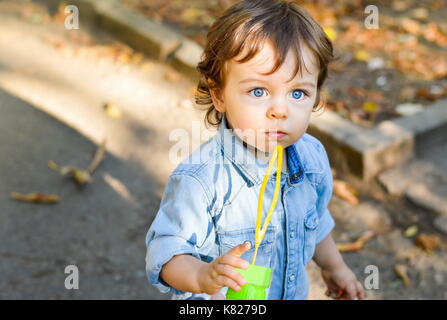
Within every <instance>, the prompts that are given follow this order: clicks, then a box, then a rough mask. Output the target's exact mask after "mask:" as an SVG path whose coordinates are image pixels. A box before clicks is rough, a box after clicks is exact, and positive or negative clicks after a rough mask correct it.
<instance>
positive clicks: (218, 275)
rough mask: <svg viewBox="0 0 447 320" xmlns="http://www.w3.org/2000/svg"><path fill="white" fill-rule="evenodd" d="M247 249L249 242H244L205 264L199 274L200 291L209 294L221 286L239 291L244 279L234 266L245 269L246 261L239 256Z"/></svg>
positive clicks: (217, 290) (215, 291) (246, 266)
mask: <svg viewBox="0 0 447 320" xmlns="http://www.w3.org/2000/svg"><path fill="white" fill-rule="evenodd" d="M249 249H250V242H245V243H243V244H240V245H238V246H236V247H234V248H233V249H231V250H230V251H228V252H227V253H226V254H224V255H222V256H220V257H218V258H216V259H214V260H213V261H212V262H211V263H208V264H206V265H205V266H204V267H203V269H202V270H201V271H200V276H199V285H200V289H201V291H202V292H204V293H207V294H211V295H212V294H215V293H217V292H219V290H220V289H222V288H223V287H229V288H231V289H233V290H235V291H239V290H240V286H243V285H244V284H245V283H246V281H245V279H244V278H243V277H242V275H241V274H240V273H239V272H237V270H236V269H235V268H241V269H247V268H248V267H249V265H250V264H249V263H248V261H246V260H244V259H242V258H240V256H241V255H242V254H243V253H244V252H245V251H247V250H249Z"/></svg>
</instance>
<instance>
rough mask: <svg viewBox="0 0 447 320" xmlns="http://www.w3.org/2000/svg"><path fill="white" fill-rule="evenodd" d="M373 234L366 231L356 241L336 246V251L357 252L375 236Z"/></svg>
mask: <svg viewBox="0 0 447 320" xmlns="http://www.w3.org/2000/svg"><path fill="white" fill-rule="evenodd" d="M375 235H376V234H375V232H374V231H371V230H368V231H366V232H365V233H364V234H362V235H361V236H360V237H359V238H358V239H357V240H356V241H354V242H348V243H342V244H337V249H338V251H340V252H348V251H359V250H361V249H363V247H364V246H365V244H366V243H367V242H368V241H369V240H371V239H372V238H373V237H374V236H375Z"/></svg>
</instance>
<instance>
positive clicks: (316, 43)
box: [194, 0, 337, 127]
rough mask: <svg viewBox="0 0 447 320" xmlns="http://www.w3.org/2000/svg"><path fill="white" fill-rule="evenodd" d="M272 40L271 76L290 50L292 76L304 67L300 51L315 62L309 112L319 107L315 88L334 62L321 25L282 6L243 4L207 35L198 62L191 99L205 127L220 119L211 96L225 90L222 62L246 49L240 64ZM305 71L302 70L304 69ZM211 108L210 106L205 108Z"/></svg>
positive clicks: (270, 1)
mask: <svg viewBox="0 0 447 320" xmlns="http://www.w3.org/2000/svg"><path fill="white" fill-rule="evenodd" d="M267 39H268V40H271V41H272V43H273V45H274V47H275V50H276V62H275V65H274V68H273V70H271V71H270V72H269V73H267V75H269V74H272V73H274V72H275V71H276V70H277V69H278V68H280V67H281V65H282V64H283V62H284V60H285V57H286V55H287V53H288V51H289V49H291V48H292V49H294V50H295V54H296V57H299V61H298V63H297V66H296V68H295V70H294V76H295V75H296V74H297V72H298V71H300V72H301V70H302V67H303V65H304V63H303V59H302V55H301V54H300V52H301V50H302V49H301V48H302V46H303V44H304V45H307V47H308V48H309V49H310V50H311V51H312V52H313V54H314V55H315V57H316V58H317V61H318V64H319V65H318V67H319V74H318V81H317V97H316V101H315V105H314V106H313V111H317V107H318V105H319V104H320V91H321V90H320V88H321V86H322V85H323V83H324V81H325V80H326V78H327V76H328V65H329V63H330V62H332V61H333V60H335V59H337V58H336V57H334V54H333V46H332V43H331V41H330V40H329V39H328V37H327V36H326V34H325V32H324V31H323V29H322V28H321V27H320V25H319V24H318V23H317V22H316V21H315V20H314V19H313V18H312V17H311V16H310V15H309V14H308V13H307V12H306V11H305V10H304V9H303V8H302V7H300V6H298V5H297V4H295V3H293V2H289V1H283V0H242V1H240V2H237V3H236V4H234V5H233V6H231V7H230V8H228V9H227V10H226V11H225V12H224V14H223V15H222V16H221V17H220V18H219V19H218V20H216V21H215V22H214V23H213V24H212V25H211V27H210V28H209V30H208V34H207V41H206V45H205V49H204V52H203V54H202V57H201V61H200V62H199V63H198V65H197V71H198V72H199V75H200V78H199V83H198V85H197V90H196V92H195V95H194V99H195V102H196V104H197V105H206V106H207V107H206V109H204V110H206V115H205V125H206V126H208V124H209V125H211V126H214V127H218V126H219V124H220V123H221V122H222V114H221V113H220V112H219V111H218V110H217V109H216V108H215V107H214V105H213V101H212V99H211V93H210V91H211V90H216V91H218V90H222V89H223V88H224V87H225V74H226V62H227V61H229V60H231V59H233V58H234V57H236V56H237V55H238V54H239V53H241V52H242V51H243V49H244V48H245V46H249V47H248V52H247V54H246V55H245V57H243V58H242V59H239V60H236V62H238V63H244V62H246V61H249V60H250V59H251V58H252V57H254V56H255V55H256V54H257V52H258V51H259V49H260V46H261V45H262V44H263V42H264V41H265V40H267ZM304 68H306V66H305V65H304ZM210 104H211V106H209V105H210Z"/></svg>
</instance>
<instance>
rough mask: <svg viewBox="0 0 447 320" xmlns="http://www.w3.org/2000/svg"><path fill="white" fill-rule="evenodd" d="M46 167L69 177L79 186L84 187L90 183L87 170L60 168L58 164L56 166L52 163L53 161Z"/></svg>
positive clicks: (90, 179)
mask: <svg viewBox="0 0 447 320" xmlns="http://www.w3.org/2000/svg"><path fill="white" fill-rule="evenodd" d="M48 167H50V168H51V169H53V170H54V171H56V172H59V173H60V174H61V175H63V176H65V175H69V176H71V177H72V178H73V179H74V180H75V181H76V182H77V183H78V184H79V185H84V184H86V183H90V182H91V181H92V177H91V175H90V172H88V171H87V170H81V169H78V168H72V167H61V166H59V165H58V164H56V162H54V161H53V160H50V161H48Z"/></svg>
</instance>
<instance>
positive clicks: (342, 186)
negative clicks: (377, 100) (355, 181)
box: [333, 179, 359, 205]
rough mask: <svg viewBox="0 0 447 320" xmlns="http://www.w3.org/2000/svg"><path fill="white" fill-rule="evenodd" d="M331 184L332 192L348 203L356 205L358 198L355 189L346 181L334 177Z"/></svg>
mask: <svg viewBox="0 0 447 320" xmlns="http://www.w3.org/2000/svg"><path fill="white" fill-rule="evenodd" d="M333 186H334V194H335V195H337V196H339V197H340V198H342V199H345V200H346V201H348V202H349V203H351V204H353V205H356V204H358V203H359V199H358V198H357V194H358V192H357V190H356V189H355V188H354V187H352V186H351V185H349V184H348V183H347V182H345V181H342V180H338V179H334V180H333Z"/></svg>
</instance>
